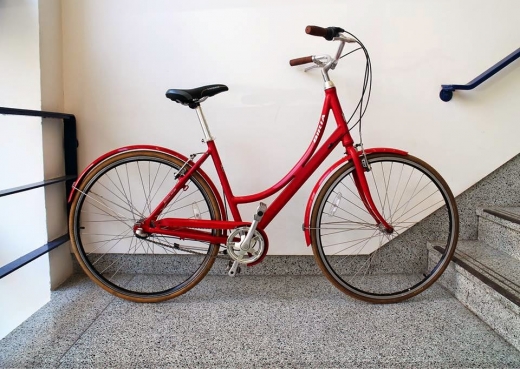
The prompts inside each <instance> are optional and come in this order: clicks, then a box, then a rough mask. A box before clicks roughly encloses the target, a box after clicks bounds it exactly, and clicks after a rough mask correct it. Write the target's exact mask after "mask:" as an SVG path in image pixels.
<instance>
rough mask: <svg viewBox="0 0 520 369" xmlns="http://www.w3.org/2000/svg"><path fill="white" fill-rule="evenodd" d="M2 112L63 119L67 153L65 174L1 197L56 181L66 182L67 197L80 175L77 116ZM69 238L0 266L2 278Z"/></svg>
mask: <svg viewBox="0 0 520 369" xmlns="http://www.w3.org/2000/svg"><path fill="white" fill-rule="evenodd" d="M0 114H2V115H22V116H29V117H41V118H55V119H62V120H63V151H64V155H65V175H64V176H62V177H57V178H52V179H47V180H43V181H40V182H36V183H31V184H28V185H24V186H19V187H15V188H10V189H7V190H2V191H0V197H3V196H8V195H13V194H15V193H19V192H23V191H28V190H32V189H34V188H38V187H44V186H48V185H51V184H54V183H60V182H65V188H66V195H67V197H68V196H69V194H70V191H71V190H72V184H73V183H74V180H75V179H76V178H77V176H78V161H77V158H78V155H77V147H78V141H77V138H76V117H75V116H74V115H72V114H63V113H55V112H49V111H39V110H26V109H12V108H3V107H0ZM68 240H69V234H68V233H67V234H64V235H62V236H60V237H58V238H56V239H55V240H52V241H49V242H48V243H46V244H45V245H43V246H41V247H39V248H37V249H36V250H34V251H31V252H30V253H28V254H26V255H24V256H22V257H20V258H18V259H16V260H14V261H12V262H10V263H8V264H6V265H4V266H2V267H0V279H2V278H3V277H5V276H7V275H9V274H11V273H12V272H14V271H15V270H17V269H19V268H21V267H23V266H24V265H26V264H28V263H30V262H31V261H33V260H35V259H37V258H39V257H40V256H42V255H45V254H46V253H48V252H49V251H51V250H53V249H55V248H56V247H58V246H60V245H62V244H64V243H65V242H67V241H68Z"/></svg>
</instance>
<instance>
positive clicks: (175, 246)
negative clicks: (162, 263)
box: [146, 238, 231, 260]
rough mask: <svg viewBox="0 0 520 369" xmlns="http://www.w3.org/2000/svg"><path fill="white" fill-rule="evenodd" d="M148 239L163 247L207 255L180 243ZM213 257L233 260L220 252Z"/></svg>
mask: <svg viewBox="0 0 520 369" xmlns="http://www.w3.org/2000/svg"><path fill="white" fill-rule="evenodd" d="M146 241H148V242H151V243H155V244H157V245H160V246H163V247H167V248H169V249H173V250H180V251H183V252H187V253H190V254H195V255H201V256H206V255H207V254H203V253H201V252H197V251H192V250H188V249H184V248H182V246H181V245H179V244H178V243H174V244H173V246H172V245H169V244H166V243H163V242H159V241H152V240H150V239H149V238H147V239H146ZM213 258H214V259H226V260H231V258H230V257H229V256H224V255H219V254H217V255H215V256H213Z"/></svg>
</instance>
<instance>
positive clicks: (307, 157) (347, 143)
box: [139, 87, 393, 244]
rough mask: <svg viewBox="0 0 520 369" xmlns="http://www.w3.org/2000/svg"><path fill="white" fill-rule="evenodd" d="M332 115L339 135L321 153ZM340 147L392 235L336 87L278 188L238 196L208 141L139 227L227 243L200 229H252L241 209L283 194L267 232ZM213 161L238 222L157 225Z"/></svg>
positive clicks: (271, 210) (268, 216)
mask: <svg viewBox="0 0 520 369" xmlns="http://www.w3.org/2000/svg"><path fill="white" fill-rule="evenodd" d="M330 111H332V112H333V115H334V119H335V121H336V125H337V127H336V129H335V130H334V132H332V134H331V135H330V136H329V137H328V138H327V139H326V140H325V142H324V143H323V144H322V145H321V147H319V148H318V145H319V143H320V141H321V139H322V138H323V133H324V131H325V127H326V125H327V121H328V118H329V114H330ZM340 142H342V144H343V146H344V147H345V150H346V152H345V154H347V155H348V157H350V158H351V160H352V161H353V163H354V166H355V174H354V181H355V184H356V187H357V189H358V192H359V195H360V197H361V200H362V201H363V203H364V204H365V206H366V208H367V211H368V212H369V213H370V215H371V216H372V217H373V218H374V220H375V222H376V224H378V225H381V226H383V227H384V228H385V229H386V230H387V232H389V233H391V232H392V231H393V228H392V227H391V226H390V225H389V224H388V223H387V222H386V221H385V219H384V218H383V217H382V216H381V214H380V213H379V212H378V210H377V208H376V206H375V204H374V202H373V200H372V196H371V195H370V190H369V188H368V184H367V181H366V178H365V174H364V172H365V168H363V165H362V163H361V159H360V157H359V152H358V151H357V150H356V148H355V147H354V140H353V139H352V136H351V135H350V132H349V129H348V126H347V122H346V120H345V117H344V115H343V111H342V109H341V105H340V102H339V100H338V96H337V93H336V88H335V87H329V88H327V89H325V100H324V103H323V109H322V113H321V115H320V120H319V122H318V127H317V129H316V133H315V134H314V136H313V139H312V141H311V143H310V145H309V147H308V148H307V150H306V151H305V153H304V154H303V156H302V157H301V158H300V160H299V161H298V162H297V163H296V165H295V166H294V167H293V168H292V169H291V170H290V171H289V172H288V173H287V174H286V175H285V176H284V177H283V178H282V179H281V180H280V181H279V182H278V183H276V184H275V185H274V186H272V187H271V188H269V189H266V190H265V191H262V192H259V193H256V194H252V195H246V196H235V195H234V194H233V191H232V190H231V187H230V185H229V181H228V178H227V175H226V173H225V171H224V169H223V166H222V161H221V159H220V155H219V153H218V150H217V146H216V145H215V142H214V141H213V140H208V141H207V145H208V150H207V151H206V152H205V153H204V154H202V156H201V157H200V158H199V159H198V160H197V161H196V162H192V161H191V160H189V161H188V162H187V164H188V165H187V168H188V169H187V170H186V173H183V174H181V176H180V177H179V180H178V182H177V183H176V185H175V186H174V188H173V189H172V190H171V191H170V192H169V193H168V194H167V195H166V197H165V198H164V199H163V200H162V201H161V202H160V203H159V205H158V206H157V207H156V208H155V209H154V211H153V212H152V213H151V214H150V216H149V217H148V218H146V219H145V220H143V221H142V223H140V224H139V226H140V227H141V228H142V230H143V231H144V232H147V233H156V234H164V235H169V236H175V237H179V238H181V239H192V240H199V241H207V242H211V243H217V244H222V243H226V240H227V238H226V237H225V234H224V236H219V235H214V234H212V233H210V232H205V231H200V230H197V229H201V228H202V229H221V230H229V229H234V228H236V227H239V226H244V225H249V224H250V223H248V222H243V221H242V218H241V216H240V212H239V210H238V205H239V204H246V203H252V202H257V201H260V200H262V199H265V198H267V197H269V196H271V195H273V194H275V193H277V192H279V191H281V193H280V194H279V195H278V197H276V198H275V199H274V201H273V202H272V203H271V204H270V206H268V208H267V210H266V212H265V214H264V216H263V218H262V220H261V221H260V223H259V224H258V228H259V229H260V230H263V229H265V227H267V226H268V225H269V223H271V221H272V220H273V219H274V218H275V217H276V215H277V214H278V213H279V212H280V210H281V209H282V208H283V207H284V206H285V205H286V204H287V203H288V202H289V200H290V199H291V198H292V197H293V196H294V195H295V194H296V192H297V191H298V190H299V189H300V188H301V186H302V185H303V184H304V183H305V182H306V181H307V179H308V178H309V177H310V176H311V175H312V174H313V173H314V172H315V171H316V169H317V168H318V167H319V166H320V165H321V164H322V163H323V161H324V160H325V159H326V158H327V157H328V156H329V154H330V153H331V152H332V151H333V150H334V148H335V147H336V146H337V145H338V144H339V143H340ZM210 156H211V158H212V160H213V164H214V166H215V169H216V171H217V174H218V177H219V180H220V182H221V184H222V187H223V191H224V194H225V197H226V200H227V201H228V204H229V209H230V212H231V214H232V216H233V221H228V220H223V221H222V220H221V221H217V220H201V219H180V218H163V219H159V220H158V219H157V218H158V217H159V216H160V214H161V212H162V211H163V210H164V209H165V207H166V206H168V204H170V202H171V201H172V200H173V199H174V198H175V196H176V195H177V194H178V193H179V192H180V191H181V190H183V189H184V188H185V186H186V183H187V181H188V180H189V178H190V176H191V175H192V174H193V173H195V172H196V171H197V170H198V169H199V168H200V167H201V166H202V164H203V163H204V162H205V161H206V160H207V159H208V157H210ZM193 228H197V229H193Z"/></svg>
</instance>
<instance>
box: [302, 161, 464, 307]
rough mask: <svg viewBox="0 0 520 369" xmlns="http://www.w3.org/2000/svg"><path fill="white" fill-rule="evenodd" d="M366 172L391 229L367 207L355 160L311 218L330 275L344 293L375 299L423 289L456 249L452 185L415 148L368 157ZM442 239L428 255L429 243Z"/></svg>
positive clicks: (325, 191) (333, 180) (330, 183)
mask: <svg viewBox="0 0 520 369" xmlns="http://www.w3.org/2000/svg"><path fill="white" fill-rule="evenodd" d="M367 159H368V163H369V168H370V170H369V171H368V172H365V176H366V179H367V182H368V185H369V188H370V193H371V195H372V198H373V200H374V203H375V204H376V206H377V208H378V211H379V212H380V214H381V215H382V216H383V217H384V218H385V220H386V221H387V222H388V223H389V224H390V225H391V226H392V227H393V228H394V232H393V233H391V234H388V233H387V232H386V230H385V229H384V227H381V226H379V225H378V224H377V223H376V222H375V221H374V219H373V218H372V216H371V215H370V214H369V213H368V211H367V210H366V208H365V206H364V204H363V201H362V200H361V198H360V196H359V193H358V191H357V188H356V185H355V183H354V178H353V174H354V170H355V169H354V165H353V163H352V162H350V163H347V164H345V165H344V166H343V167H341V168H340V169H338V170H337V171H336V172H335V173H334V174H333V175H332V176H331V177H330V178H329V179H328V180H327V182H326V183H325V185H324V186H323V187H322V189H321V190H320V192H319V194H318V196H317V198H316V202H315V204H314V207H313V211H312V217H311V222H310V227H311V240H312V249H313V253H314V256H315V258H316V261H317V263H318V265H319V267H320V268H321V270H322V271H323V273H324V274H325V276H326V277H327V278H328V279H329V280H330V281H331V282H332V283H333V284H334V285H335V286H336V287H337V288H338V289H340V290H341V291H342V292H344V293H346V294H348V295H350V296H353V297H355V298H358V299H361V300H364V301H368V302H373V303H392V302H399V301H403V300H405V299H408V298H410V297H412V296H415V295H417V294H418V293H420V292H422V291H424V290H425V289H427V288H428V287H429V286H431V285H432V284H433V282H435V280H437V278H439V277H440V275H441V274H442V272H443V271H444V270H445V269H446V267H447V266H448V263H449V262H450V260H451V257H452V255H453V253H454V251H455V247H456V244H457V238H458V230H459V217H458V211H457V205H456V203H455V199H454V197H453V194H452V193H451V190H450V189H449V187H448V185H447V184H446V182H445V181H444V179H442V177H441V176H440V175H439V174H438V173H437V171H435V169H433V168H432V167H431V166H429V165H428V164H426V163H425V162H423V161H422V160H420V159H418V158H415V157H413V156H411V155H406V156H401V155H396V154H389V153H381V154H371V155H368V156H367ZM429 241H436V242H435V244H436V245H441V246H442V247H441V248H439V249H442V255H441V257H440V259H439V260H438V261H437V260H436V259H435V261H434V260H429V258H428V249H427V243H428V242H429Z"/></svg>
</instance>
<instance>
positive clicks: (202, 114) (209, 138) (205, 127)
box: [195, 104, 213, 142]
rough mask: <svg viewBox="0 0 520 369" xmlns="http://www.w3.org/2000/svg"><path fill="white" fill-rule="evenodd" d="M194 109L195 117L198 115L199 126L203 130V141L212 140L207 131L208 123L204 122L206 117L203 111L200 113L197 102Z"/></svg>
mask: <svg viewBox="0 0 520 369" xmlns="http://www.w3.org/2000/svg"><path fill="white" fill-rule="evenodd" d="M195 111H196V112H197V117H199V122H200V126H201V127H202V132H204V139H205V141H206V142H208V141H213V136H212V135H211V133H210V131H209V127H208V123H207V122H206V118H205V117H204V113H202V109H201V108H200V105H199V104H197V107H196V108H195Z"/></svg>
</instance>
